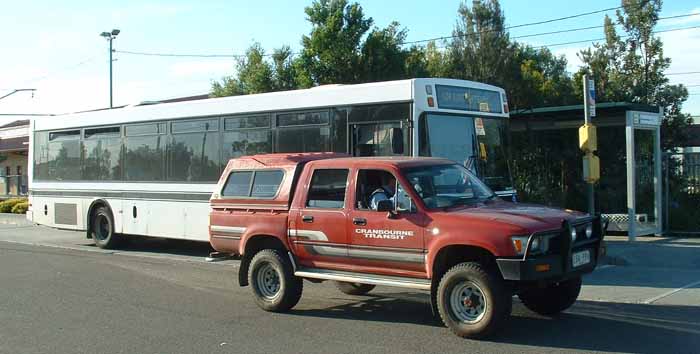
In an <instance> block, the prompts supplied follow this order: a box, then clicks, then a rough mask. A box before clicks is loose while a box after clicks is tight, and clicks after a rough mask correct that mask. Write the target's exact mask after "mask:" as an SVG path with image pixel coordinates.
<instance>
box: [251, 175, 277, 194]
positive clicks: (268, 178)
mask: <svg viewBox="0 0 700 354" xmlns="http://www.w3.org/2000/svg"><path fill="white" fill-rule="evenodd" d="M283 177H284V172H282V171H256V172H255V177H254V178H253V190H252V191H251V192H250V194H251V197H256V198H272V197H274V196H275V195H276V194H277V190H278V189H279V187H280V183H282V178H283Z"/></svg>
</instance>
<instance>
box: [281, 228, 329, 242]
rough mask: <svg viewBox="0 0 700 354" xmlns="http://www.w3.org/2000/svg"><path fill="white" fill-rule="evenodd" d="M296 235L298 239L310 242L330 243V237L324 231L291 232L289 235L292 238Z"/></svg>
mask: <svg viewBox="0 0 700 354" xmlns="http://www.w3.org/2000/svg"><path fill="white" fill-rule="evenodd" d="M295 233H296V236H297V237H304V238H307V239H309V240H315V241H328V236H326V234H324V233H323V231H316V230H289V235H290V236H292V235H294V234H295Z"/></svg>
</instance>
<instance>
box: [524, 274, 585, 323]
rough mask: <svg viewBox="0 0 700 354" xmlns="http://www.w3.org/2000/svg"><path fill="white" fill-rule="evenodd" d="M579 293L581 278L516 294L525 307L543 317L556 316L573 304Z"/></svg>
mask: <svg viewBox="0 0 700 354" xmlns="http://www.w3.org/2000/svg"><path fill="white" fill-rule="evenodd" d="M579 293H581V277H577V278H573V279H569V280H566V281H562V282H559V283H556V284H552V285H549V286H547V287H544V288H537V289H529V290H526V291H523V292H521V293H520V294H518V297H519V298H520V301H522V302H523V304H524V305H525V307H527V308H528V309H530V310H532V311H533V312H536V313H539V314H540V315H544V316H552V315H556V314H558V313H560V312H562V311H564V310H566V309H568V308H569V307H571V305H573V304H574V302H576V299H577V298H578V295H579Z"/></svg>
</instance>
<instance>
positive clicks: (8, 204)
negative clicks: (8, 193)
mask: <svg viewBox="0 0 700 354" xmlns="http://www.w3.org/2000/svg"><path fill="white" fill-rule="evenodd" d="M25 202H27V203H28V201H27V199H23V198H13V199H7V200H5V201H3V202H0V213H10V212H12V208H13V207H14V206H15V205H17V204H19V203H25Z"/></svg>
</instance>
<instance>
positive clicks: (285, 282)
mask: <svg viewBox="0 0 700 354" xmlns="http://www.w3.org/2000/svg"><path fill="white" fill-rule="evenodd" d="M248 269H249V270H248V284H250V285H251V288H252V289H253V296H254V298H255V303H256V304H257V305H258V306H259V307H260V308H262V309H263V310H265V311H270V312H285V311H287V310H289V309H291V308H292V307H294V305H296V304H297V303H298V302H299V299H301V292H302V290H303V282H302V280H301V278H298V277H296V276H294V270H293V269H292V265H291V264H290V262H289V260H287V259H286V258H284V257H283V256H282V255H281V254H280V252H279V251H277V250H273V249H265V250H262V251H260V252H258V253H257V254H256V255H255V256H253V259H252V260H251V261H250V266H249V268H248Z"/></svg>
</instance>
